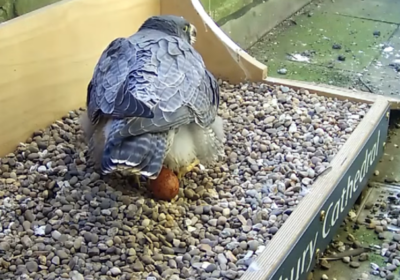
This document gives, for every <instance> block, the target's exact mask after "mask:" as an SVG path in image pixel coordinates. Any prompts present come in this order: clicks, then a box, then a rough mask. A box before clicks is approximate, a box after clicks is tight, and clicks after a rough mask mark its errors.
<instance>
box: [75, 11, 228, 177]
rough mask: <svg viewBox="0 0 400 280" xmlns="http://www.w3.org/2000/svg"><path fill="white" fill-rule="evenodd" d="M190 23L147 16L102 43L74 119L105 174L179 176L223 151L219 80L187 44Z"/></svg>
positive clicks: (191, 32) (191, 31) (191, 41)
mask: <svg viewBox="0 0 400 280" xmlns="http://www.w3.org/2000/svg"><path fill="white" fill-rule="evenodd" d="M195 41H196V28H195V27H194V26H193V25H192V24H190V23H189V22H188V21H187V20H185V19H184V18H182V17H178V16H173V15H162V16H153V17H150V18H148V19H147V20H146V21H145V22H144V23H143V24H142V26H141V27H140V28H139V30H138V31H137V32H136V33H135V34H133V35H132V36H130V37H128V38H117V39H115V40H113V41H112V42H111V43H110V44H109V45H108V46H107V48H106V49H105V50H104V51H103V53H102V55H101V57H100V59H99V61H98V63H97V65H96V66H95V69H94V73H93V76H92V79H91V81H90V83H89V85H88V88H87V100H86V106H87V111H86V112H87V114H84V115H83V116H82V117H81V126H82V130H83V132H84V136H85V140H86V141H87V143H88V153H89V155H90V158H91V160H92V161H93V162H94V163H95V167H96V168H98V170H100V172H101V173H102V174H103V175H104V174H108V173H111V172H113V171H114V170H117V171H121V172H123V173H125V174H126V173H128V174H132V175H136V176H138V177H137V179H138V178H139V176H144V177H146V178H148V179H156V178H157V176H158V175H159V173H160V171H161V169H162V166H165V167H166V168H169V169H171V170H173V171H174V172H176V173H177V175H178V178H179V179H181V178H182V176H184V175H185V174H186V173H187V172H189V171H191V170H192V169H193V167H194V166H196V165H197V164H199V163H202V164H210V163H212V162H215V161H217V160H219V159H220V158H221V157H224V156H225V153H224V141H225V135H224V130H223V120H222V119H221V118H220V117H219V116H217V111H218V107H219V103H220V92H219V84H218V82H217V80H216V79H215V77H214V76H213V75H212V74H211V73H210V72H209V71H208V70H207V69H206V66H205V64H204V61H203V59H202V57H201V55H200V54H199V53H198V52H197V51H196V50H195V49H194V47H193V46H192V45H193V44H194V42H195Z"/></svg>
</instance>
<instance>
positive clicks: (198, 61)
mask: <svg viewBox="0 0 400 280" xmlns="http://www.w3.org/2000/svg"><path fill="white" fill-rule="evenodd" d="M155 42H156V43H155ZM142 47H143V48H145V49H146V51H147V53H149V54H151V58H149V60H150V61H152V62H153V63H155V65H156V72H157V76H156V77H152V79H151V83H148V84H147V92H151V95H152V96H153V100H154V99H157V100H158V101H157V103H156V104H155V106H154V107H153V108H152V112H153V117H152V118H132V119H131V120H130V121H129V122H128V124H127V125H126V126H125V127H124V128H123V129H122V130H121V132H120V134H121V135H122V136H129V135H140V134H143V133H147V132H162V131H167V130H169V129H173V128H176V127H179V126H181V125H183V124H189V123H192V122H196V123H198V124H199V125H200V126H202V127H208V126H209V125H210V124H211V123H212V122H213V121H214V119H215V116H216V113H217V109H218V106H219V85H218V82H217V80H216V79H215V77H214V76H213V75H212V74H211V73H210V72H209V71H208V70H207V69H206V67H205V65H204V62H203V59H202V57H201V56H200V54H198V53H197V51H196V50H195V49H194V48H193V47H192V46H191V45H190V44H188V43H186V42H184V41H183V40H181V39H178V38H174V37H164V38H161V39H160V38H158V39H154V42H153V43H152V44H147V45H145V44H143V45H142ZM137 97H138V98H139V96H137ZM143 98H144V97H141V98H139V99H140V100H143Z"/></svg>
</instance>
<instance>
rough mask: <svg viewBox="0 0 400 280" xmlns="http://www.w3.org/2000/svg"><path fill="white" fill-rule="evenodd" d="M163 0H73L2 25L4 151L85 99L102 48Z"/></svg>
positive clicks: (0, 121)
mask: <svg viewBox="0 0 400 280" xmlns="http://www.w3.org/2000/svg"><path fill="white" fill-rule="evenodd" d="M159 4H160V3H159V0H134V1H132V0H119V1H111V0H68V1H62V2H59V3H56V4H53V5H50V6H47V7H44V8H42V9H39V10H37V11H34V12H31V13H28V14H26V15H24V16H21V17H18V18H16V19H14V20H10V21H8V22H6V23H4V24H2V25H1V26H0V89H1V93H0V112H1V114H0V124H1V125H0V135H1V144H2V145H0V156H2V155H4V154H6V153H8V152H10V151H11V150H13V149H14V147H15V146H16V145H17V144H18V143H19V142H20V141H24V140H25V139H26V138H27V137H29V136H30V134H31V133H32V132H33V131H34V130H36V129H39V128H43V127H46V126H47V125H49V124H50V123H51V122H53V121H54V120H56V119H58V118H60V117H62V116H63V115H64V114H66V113H67V112H68V111H69V110H72V109H76V108H79V107H80V106H83V105H84V104H85V99H86V87H87V84H88V82H89V79H90V78H91V75H92V73H93V68H94V66H95V63H96V62H97V60H98V59H99V57H100V54H101V52H102V51H103V50H104V49H105V48H106V46H107V45H108V44H109V43H110V42H111V40H113V39H114V38H116V37H119V36H128V35H130V34H132V33H134V32H136V30H137V29H138V27H139V26H140V25H141V24H142V23H143V22H144V20H145V19H147V18H148V17H149V16H152V15H157V14H159V12H160V6H159Z"/></svg>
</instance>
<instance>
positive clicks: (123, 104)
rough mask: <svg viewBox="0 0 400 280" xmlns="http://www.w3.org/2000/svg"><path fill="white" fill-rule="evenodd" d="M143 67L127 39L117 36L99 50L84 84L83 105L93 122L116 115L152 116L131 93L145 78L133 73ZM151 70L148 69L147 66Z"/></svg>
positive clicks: (124, 116) (143, 69)
mask: <svg viewBox="0 0 400 280" xmlns="http://www.w3.org/2000/svg"><path fill="white" fill-rule="evenodd" d="M138 68H139V69H140V70H141V72H142V73H145V72H146V67H143V65H142V64H140V53H139V51H138V49H137V47H136V46H135V45H134V44H132V43H131V42H130V41H129V40H128V39H125V38H117V39H115V40H113V41H112V42H111V43H110V44H109V45H108V47H107V48H106V49H105V50H104V51H103V53H102V55H101V57H100V59H99V61H98V63H97V65H96V67H95V70H94V73H93V77H92V79H91V81H90V83H89V85H88V89H87V100H86V103H87V104H86V105H87V109H88V114H89V118H90V120H91V122H92V123H93V124H95V123H97V122H98V120H99V116H101V115H108V116H112V117H116V118H126V117H141V118H150V117H153V113H152V111H151V108H150V107H149V106H148V104H146V103H145V102H143V101H142V100H140V99H138V98H136V96H135V95H134V94H133V92H135V90H136V88H137V87H138V84H139V86H140V82H141V81H142V80H143V79H145V78H144V77H143V76H141V75H135V74H137V71H135V70H136V69H138ZM150 71H151V69H150Z"/></svg>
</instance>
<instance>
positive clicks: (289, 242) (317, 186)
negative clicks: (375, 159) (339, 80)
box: [241, 97, 388, 280]
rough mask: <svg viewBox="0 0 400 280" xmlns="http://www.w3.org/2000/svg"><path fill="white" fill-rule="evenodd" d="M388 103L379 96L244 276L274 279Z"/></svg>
mask: <svg viewBox="0 0 400 280" xmlns="http://www.w3.org/2000/svg"><path fill="white" fill-rule="evenodd" d="M387 106H388V101H387V99H386V98H384V97H377V99H376V101H375V103H374V104H373V105H372V107H371V109H370V110H369V111H368V113H367V114H366V116H365V117H364V119H363V120H362V121H361V122H360V124H359V125H358V126H357V128H356V129H355V130H354V132H353V133H352V134H351V135H350V137H349V139H348V140H347V142H346V143H345V144H344V145H343V147H342V148H341V149H340V151H339V152H338V154H337V155H336V156H335V157H334V159H333V160H332V162H331V164H330V166H331V167H332V169H331V171H330V172H329V173H327V174H325V175H324V176H321V177H319V178H318V179H317V180H316V182H315V183H314V184H313V186H312V189H311V192H310V193H309V194H307V195H306V196H305V197H304V198H303V199H302V201H301V202H300V203H299V205H298V206H297V208H296V209H295V211H293V213H292V214H291V215H290V216H289V218H288V219H287V221H286V222H285V223H284V224H283V225H282V227H281V228H280V229H279V231H278V232H277V234H276V235H275V236H274V237H273V238H272V240H271V241H270V243H269V244H268V246H267V248H266V249H265V250H264V251H263V252H262V254H261V255H260V256H259V257H258V258H257V259H256V260H255V262H256V263H257V265H255V267H259V268H260V269H258V270H257V271H254V270H253V271H250V270H247V271H246V273H245V274H244V275H243V277H242V278H241V280H253V279H271V277H272V275H273V273H274V272H275V271H276V270H277V269H278V267H279V266H280V265H281V264H282V262H283V261H284V259H285V258H286V256H287V254H288V253H289V252H290V250H291V249H292V246H293V245H294V244H295V242H296V241H297V240H298V238H299V237H300V236H301V234H302V233H303V232H304V231H305V230H306V229H307V227H308V226H309V224H310V223H311V222H312V220H313V217H314V215H315V213H318V211H319V209H320V208H321V207H322V206H323V204H324V203H325V200H326V199H327V197H329V195H330V194H331V193H332V192H333V190H334V189H335V188H336V185H337V183H338V182H339V181H340V180H341V179H342V175H343V174H344V173H345V172H346V170H347V169H348V168H349V167H350V166H351V164H352V162H353V159H355V157H356V156H357V154H358V152H359V151H360V150H361V149H362V148H363V146H364V142H365V141H366V140H367V139H368V138H369V136H370V135H371V133H372V132H373V130H374V127H375V126H376V124H377V123H378V122H379V120H380V119H381V117H382V116H384V114H385V112H386V110H387ZM293 229H296V230H293ZM314 249H316V248H314ZM287 269H290V268H287Z"/></svg>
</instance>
